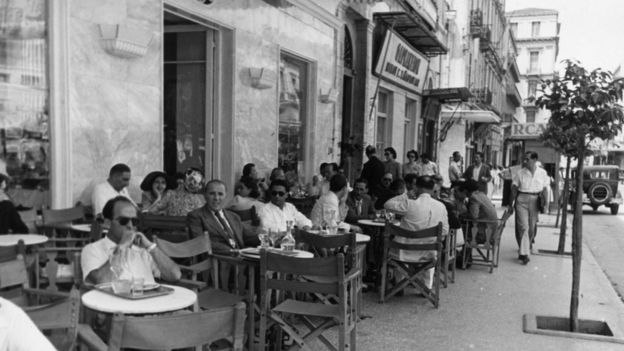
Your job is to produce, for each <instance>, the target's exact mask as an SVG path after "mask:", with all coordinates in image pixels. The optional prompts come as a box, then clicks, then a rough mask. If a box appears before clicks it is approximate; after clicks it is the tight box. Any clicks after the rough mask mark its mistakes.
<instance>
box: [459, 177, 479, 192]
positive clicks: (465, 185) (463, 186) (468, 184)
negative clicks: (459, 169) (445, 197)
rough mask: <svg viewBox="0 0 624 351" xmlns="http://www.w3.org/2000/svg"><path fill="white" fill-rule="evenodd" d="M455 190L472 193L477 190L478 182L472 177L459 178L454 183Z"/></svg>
mask: <svg viewBox="0 0 624 351" xmlns="http://www.w3.org/2000/svg"><path fill="white" fill-rule="evenodd" d="M456 187H457V190H459V191H462V192H463V191H467V192H469V193H472V192H474V191H477V190H479V184H477V182H476V181H474V180H472V179H467V180H461V181H458V182H457V183H456Z"/></svg>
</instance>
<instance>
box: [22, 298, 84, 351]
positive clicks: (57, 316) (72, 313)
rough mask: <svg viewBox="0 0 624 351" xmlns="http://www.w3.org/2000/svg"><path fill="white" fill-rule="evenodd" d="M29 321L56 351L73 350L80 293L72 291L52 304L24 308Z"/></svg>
mask: <svg viewBox="0 0 624 351" xmlns="http://www.w3.org/2000/svg"><path fill="white" fill-rule="evenodd" d="M24 311H25V312H26V314H28V316H29V317H30V319H32V321H33V322H34V323H35V325H37V327H38V328H39V329H41V330H42V331H52V332H51V333H46V334H47V335H48V339H49V340H50V342H52V344H53V345H54V347H56V349H57V350H73V349H74V346H75V344H76V337H77V334H78V318H79V315H80V292H79V291H78V290H77V289H72V290H71V291H70V293H69V297H67V298H62V299H59V300H56V301H54V302H52V303H48V304H43V305H38V306H28V307H24Z"/></svg>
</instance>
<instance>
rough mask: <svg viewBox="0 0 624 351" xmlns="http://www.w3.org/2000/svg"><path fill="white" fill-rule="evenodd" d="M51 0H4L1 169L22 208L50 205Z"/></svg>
mask: <svg viewBox="0 0 624 351" xmlns="http://www.w3.org/2000/svg"><path fill="white" fill-rule="evenodd" d="M47 13H48V2H47V1H46V0H22V1H11V0H3V1H0V173H4V174H8V175H9V176H10V177H11V180H10V184H9V190H8V193H9V196H11V197H12V199H13V202H14V203H15V204H16V205H17V206H21V207H28V208H30V207H36V208H40V207H42V206H47V205H48V204H49V191H48V189H49V180H50V179H49V177H50V135H49V91H48V31H47V26H48V20H47V19H48V16H47Z"/></svg>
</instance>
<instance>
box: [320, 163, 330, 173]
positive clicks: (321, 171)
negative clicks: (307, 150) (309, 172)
mask: <svg viewBox="0 0 624 351" xmlns="http://www.w3.org/2000/svg"><path fill="white" fill-rule="evenodd" d="M328 164H329V163H327V162H323V163H321V166H320V167H319V172H320V173H321V174H323V169H325V167H327V165H328Z"/></svg>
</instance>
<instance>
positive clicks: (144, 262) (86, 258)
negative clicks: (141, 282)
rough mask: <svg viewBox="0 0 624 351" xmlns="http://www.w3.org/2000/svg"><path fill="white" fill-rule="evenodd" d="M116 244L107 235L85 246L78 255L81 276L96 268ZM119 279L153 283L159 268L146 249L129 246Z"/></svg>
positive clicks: (102, 262)
mask: <svg viewBox="0 0 624 351" xmlns="http://www.w3.org/2000/svg"><path fill="white" fill-rule="evenodd" d="M116 247H117V244H115V242H114V241H112V240H111V239H109V238H108V237H107V236H106V237H103V238H102V239H100V240H98V241H96V242H94V243H91V244H89V245H87V246H85V247H84V248H83V249H82V254H81V256H80V264H81V267H82V278H83V279H86V278H87V276H88V275H89V273H91V271H93V270H96V269H98V268H100V267H102V265H103V264H104V263H106V262H108V260H109V258H110V257H111V256H112V254H113V251H115V248H116ZM122 269H123V271H122V273H121V276H120V277H119V279H133V278H144V279H145V282H146V283H154V277H156V278H159V277H160V270H159V269H158V266H156V263H155V262H154V260H153V259H152V255H151V254H150V253H149V252H147V250H145V249H142V248H139V247H136V246H134V245H132V246H130V248H129V249H128V251H127V262H126V263H125V264H124V266H123V267H122Z"/></svg>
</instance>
